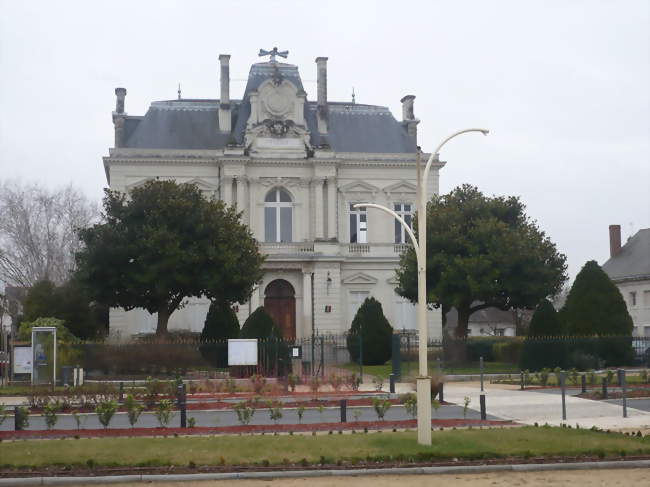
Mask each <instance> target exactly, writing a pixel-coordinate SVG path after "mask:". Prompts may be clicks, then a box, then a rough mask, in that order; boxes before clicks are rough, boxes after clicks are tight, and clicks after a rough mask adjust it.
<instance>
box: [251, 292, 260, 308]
mask: <svg viewBox="0 0 650 487" xmlns="http://www.w3.org/2000/svg"><path fill="white" fill-rule="evenodd" d="M250 301H251V314H252V313H253V312H254V311H255V310H256V309H257V308H259V307H260V288H259V287H256V288H255V289H253V293H252V294H251V300H250Z"/></svg>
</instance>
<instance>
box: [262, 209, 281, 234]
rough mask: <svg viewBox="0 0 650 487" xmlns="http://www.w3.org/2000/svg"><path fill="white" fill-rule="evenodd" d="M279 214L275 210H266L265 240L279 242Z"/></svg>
mask: <svg viewBox="0 0 650 487" xmlns="http://www.w3.org/2000/svg"><path fill="white" fill-rule="evenodd" d="M276 217H277V212H276V209H275V208H264V240H265V241H267V242H277V240H278V239H277V223H278V222H277V220H276Z"/></svg>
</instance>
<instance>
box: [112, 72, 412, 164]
mask: <svg viewBox="0 0 650 487" xmlns="http://www.w3.org/2000/svg"><path fill="white" fill-rule="evenodd" d="M278 68H279V71H280V73H281V75H282V76H283V77H284V78H286V79H287V80H289V81H291V82H292V83H293V84H295V85H296V86H297V88H298V90H304V88H303V85H302V80H301V79H300V74H299V73H298V68H297V67H296V66H293V65H290V64H284V63H278ZM273 73H274V67H273V65H272V64H271V63H257V64H253V66H251V70H250V73H249V77H248V82H247V84H246V89H245V91H244V96H243V98H242V99H241V100H231V102H230V106H231V113H232V124H231V126H232V127H233V130H232V133H230V134H227V133H225V134H224V133H221V132H220V131H219V121H218V119H219V117H218V109H219V100H193V99H180V100H169V101H157V102H153V103H152V104H151V106H150V107H149V110H148V111H147V113H146V114H145V115H144V116H141V117H134V116H127V117H126V121H125V126H124V131H125V138H124V140H125V144H124V147H130V148H142V149H188V150H190V149H204V150H205V149H222V148H224V147H226V145H228V144H237V145H239V144H242V143H243V140H244V132H245V129H246V122H247V120H248V116H249V115H250V110H251V108H250V102H249V93H250V92H251V91H253V90H256V89H257V88H258V87H259V86H260V85H261V84H262V82H264V81H265V80H266V79H268V78H270V77H271V76H272V75H273ZM328 109H329V123H328V136H327V137H328V143H329V145H330V147H331V149H332V150H333V151H335V152H367V153H413V152H415V150H416V140H415V137H412V136H409V135H408V133H407V132H406V128H405V127H404V126H403V125H402V123H400V122H398V121H397V120H396V119H395V117H393V115H392V114H391V112H390V110H389V109H388V108H387V107H383V106H377V105H362V104H352V103H342V102H328ZM305 120H306V123H307V128H308V130H309V131H310V133H311V145H312V146H314V147H318V146H320V145H321V140H320V136H319V134H318V129H317V125H316V102H315V101H307V102H306V103H305Z"/></svg>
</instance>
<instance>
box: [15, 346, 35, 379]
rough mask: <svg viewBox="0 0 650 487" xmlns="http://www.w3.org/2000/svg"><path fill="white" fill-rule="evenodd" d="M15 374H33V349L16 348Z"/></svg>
mask: <svg viewBox="0 0 650 487" xmlns="http://www.w3.org/2000/svg"><path fill="white" fill-rule="evenodd" d="M13 351H14V374H31V373H32V347H14V350H13Z"/></svg>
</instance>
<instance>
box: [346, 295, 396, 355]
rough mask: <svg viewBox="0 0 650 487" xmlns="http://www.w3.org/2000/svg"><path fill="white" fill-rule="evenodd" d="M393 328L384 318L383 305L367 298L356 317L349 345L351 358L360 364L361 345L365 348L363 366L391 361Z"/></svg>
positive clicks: (349, 336)
mask: <svg viewBox="0 0 650 487" xmlns="http://www.w3.org/2000/svg"><path fill="white" fill-rule="evenodd" d="M392 335H393V327H392V326H390V323H389V322H388V320H387V319H386V317H385V316H384V311H383V309H382V307H381V303H380V302H379V301H377V300H376V299H375V298H373V297H369V298H366V300H365V301H364V302H363V303H362V304H361V306H360V307H359V309H358V310H357V314H356V315H355V316H354V320H353V321H352V326H351V327H350V333H349V335H348V340H347V345H348V351H349V352H350V358H351V359H352V361H353V362H357V363H359V360H360V357H359V355H360V352H361V349H360V346H359V345H360V343H359V340H360V339H361V345H362V347H363V365H383V364H385V363H386V361H387V360H389V359H390V355H391V337H392Z"/></svg>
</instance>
